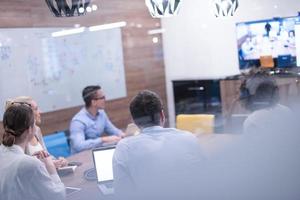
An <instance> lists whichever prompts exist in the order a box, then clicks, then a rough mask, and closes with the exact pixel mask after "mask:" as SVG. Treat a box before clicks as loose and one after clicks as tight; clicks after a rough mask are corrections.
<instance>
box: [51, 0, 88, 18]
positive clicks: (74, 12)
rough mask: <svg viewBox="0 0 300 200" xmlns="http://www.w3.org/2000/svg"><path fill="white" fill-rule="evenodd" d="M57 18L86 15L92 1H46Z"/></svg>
mask: <svg viewBox="0 0 300 200" xmlns="http://www.w3.org/2000/svg"><path fill="white" fill-rule="evenodd" d="M45 1H46V3H47V5H48V7H49V9H50V11H51V12H52V13H53V15H54V16H55V17H73V16H81V15H84V14H86V8H87V7H88V6H89V5H90V2H91V0H72V1H67V0H45Z"/></svg>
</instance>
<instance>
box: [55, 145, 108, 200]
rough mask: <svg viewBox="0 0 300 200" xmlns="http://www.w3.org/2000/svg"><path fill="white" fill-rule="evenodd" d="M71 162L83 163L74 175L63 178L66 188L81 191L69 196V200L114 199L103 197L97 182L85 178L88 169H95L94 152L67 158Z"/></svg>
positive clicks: (88, 151) (89, 151) (84, 152)
mask: <svg viewBox="0 0 300 200" xmlns="http://www.w3.org/2000/svg"><path fill="white" fill-rule="evenodd" d="M67 159H68V161H69V162H72V161H75V162H81V163H82V164H81V165H80V166H78V167H77V168H76V169H75V171H74V173H69V174H67V175H64V176H61V180H62V182H63V183H64V184H65V186H66V187H76V188H80V189H81V190H80V191H78V192H74V193H72V194H70V195H67V200H79V199H83V200H96V199H97V200H101V199H105V200H106V199H107V200H110V199H113V195H103V194H102V193H101V191H100V190H99V189H98V186H97V181H96V180H94V181H88V180H86V179H85V177H84V172H85V171H86V170H88V169H91V168H94V163H93V156H92V151H91V150H87V151H83V152H80V153H78V154H74V155H72V156H70V157H68V158H67Z"/></svg>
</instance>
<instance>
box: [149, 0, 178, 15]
mask: <svg viewBox="0 0 300 200" xmlns="http://www.w3.org/2000/svg"><path fill="white" fill-rule="evenodd" d="M145 3H146V6H147V7H148V10H149V12H150V14H151V16H152V17H154V18H161V17H170V16H174V15H177V14H178V12H179V9H180V7H181V0H145Z"/></svg>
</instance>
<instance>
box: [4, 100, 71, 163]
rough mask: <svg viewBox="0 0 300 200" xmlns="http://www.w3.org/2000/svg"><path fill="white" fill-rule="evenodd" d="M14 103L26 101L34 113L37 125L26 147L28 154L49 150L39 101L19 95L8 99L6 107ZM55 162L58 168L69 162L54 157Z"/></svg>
mask: <svg viewBox="0 0 300 200" xmlns="http://www.w3.org/2000/svg"><path fill="white" fill-rule="evenodd" d="M14 103H26V104H28V105H30V107H31V109H32V111H33V114H34V121H35V123H34V125H35V133H34V137H33V138H32V139H31V140H30V141H29V143H28V145H27V146H26V147H25V153H26V154H27V155H31V156H32V155H34V154H35V153H36V152H39V151H42V150H45V151H47V148H46V145H45V143H44V140H43V135H42V132H41V129H40V127H39V125H40V124H41V113H40V110H39V107H38V105H37V103H36V102H35V101H34V100H33V99H32V98H31V97H29V96H19V97H16V98H14V99H10V100H7V101H6V106H5V107H6V109H7V108H8V107H10V106H11V105H13V104H14ZM52 158H53V162H54V165H55V167H56V168H60V167H64V166H66V165H67V164H68V161H67V160H66V159H65V158H63V157H59V158H57V159H56V158H55V157H53V156H52Z"/></svg>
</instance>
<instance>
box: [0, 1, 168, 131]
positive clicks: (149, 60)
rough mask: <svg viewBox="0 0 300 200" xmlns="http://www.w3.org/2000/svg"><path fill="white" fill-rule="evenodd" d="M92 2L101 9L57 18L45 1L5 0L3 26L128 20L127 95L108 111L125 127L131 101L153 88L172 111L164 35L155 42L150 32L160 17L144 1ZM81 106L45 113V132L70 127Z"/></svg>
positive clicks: (0, 22)
mask: <svg viewBox="0 0 300 200" xmlns="http://www.w3.org/2000/svg"><path fill="white" fill-rule="evenodd" d="M92 3H94V4H97V5H98V11H96V12H93V13H89V14H87V15H85V16H81V17H70V18H56V17H53V16H52V14H51V13H50V11H49V9H48V7H47V5H46V3H45V1H44V0H26V1H24V0H1V2H0V28H18V27H73V26H74V25H75V24H80V25H81V26H92V25H99V24H104V23H112V22H117V21H126V22H127V26H126V27H124V28H122V39H123V54H124V65H125V74H126V84H127V98H122V99H117V100H112V101H108V102H107V103H106V111H107V113H108V115H109V116H110V118H111V120H112V121H113V122H114V123H115V124H116V125H117V126H118V127H120V128H125V127H126V125H127V124H128V123H129V122H130V121H131V118H130V115H129V110H128V104H129V102H130V100H131V99H132V97H133V96H134V95H135V94H136V93H137V92H138V91H140V90H143V89H150V90H154V91H156V92H157V93H159V95H161V97H162V99H163V102H164V105H165V109H166V111H165V113H168V112H167V106H166V105H167V98H166V87H165V68H164V62H163V53H162V52H163V51H162V41H161V40H162V38H161V36H158V39H159V42H158V43H156V44H154V43H153V42H152V36H149V35H148V34H147V32H148V30H150V29H156V28H159V27H160V20H158V19H153V18H151V16H150V15H149V13H148V11H147V8H146V6H145V3H144V1H143V0H93V1H92ZM13 78H17V77H12V79H13ZM0 92H1V91H0ZM24 95H26V94H24ZM1 104H2V105H3V102H2V103H1ZM80 108H81V106H79V107H74V108H69V109H64V110H57V111H54V112H49V113H43V114H42V121H43V123H42V126H41V128H42V131H43V133H44V134H48V133H52V132H55V131H60V130H65V129H68V127H69V123H70V120H71V118H72V117H73V115H74V114H75V113H76V112H78V111H79V109H80ZM1 128H2V126H1ZM1 132H2V131H1Z"/></svg>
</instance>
